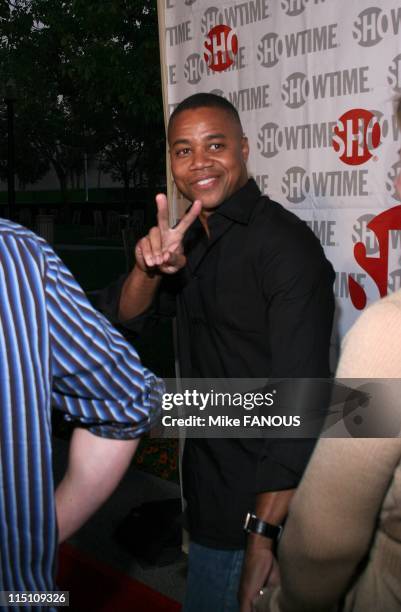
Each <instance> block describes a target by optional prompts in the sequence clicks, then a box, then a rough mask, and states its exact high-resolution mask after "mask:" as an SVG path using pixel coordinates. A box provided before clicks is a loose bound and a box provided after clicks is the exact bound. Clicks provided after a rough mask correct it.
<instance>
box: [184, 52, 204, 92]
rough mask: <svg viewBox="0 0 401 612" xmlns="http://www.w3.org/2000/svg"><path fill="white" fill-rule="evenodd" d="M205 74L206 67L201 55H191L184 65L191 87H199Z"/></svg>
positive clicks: (185, 74)
mask: <svg viewBox="0 0 401 612" xmlns="http://www.w3.org/2000/svg"><path fill="white" fill-rule="evenodd" d="M204 72H205V65H204V63H203V60H202V58H201V56H200V55H199V53H192V54H191V55H189V56H188V57H187V59H186V61H185V64H184V77H185V78H186V80H187V81H188V83H189V84H190V85H197V84H198V83H199V81H200V80H201V78H202V75H203V73H204Z"/></svg>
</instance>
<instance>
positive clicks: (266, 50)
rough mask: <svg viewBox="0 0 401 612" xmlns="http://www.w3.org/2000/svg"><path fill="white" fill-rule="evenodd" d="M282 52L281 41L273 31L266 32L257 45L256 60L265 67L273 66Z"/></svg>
mask: <svg viewBox="0 0 401 612" xmlns="http://www.w3.org/2000/svg"><path fill="white" fill-rule="evenodd" d="M282 53H283V43H282V41H281V40H280V37H279V35H278V34H276V33H275V32H272V33H271V34H266V35H265V36H263V38H262V40H261V41H260V43H259V45H258V54H257V58H258V61H259V62H260V63H261V65H262V66H264V67H265V68H272V66H275V65H276V64H277V63H278V61H279V58H280V56H281V55H282Z"/></svg>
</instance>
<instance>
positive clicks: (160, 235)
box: [135, 193, 202, 274]
mask: <svg viewBox="0 0 401 612" xmlns="http://www.w3.org/2000/svg"><path fill="white" fill-rule="evenodd" d="M156 204H157V226H156V227H152V229H151V230H150V231H149V234H148V235H147V236H145V237H144V238H142V239H141V240H139V242H138V243H137V245H136V247H135V259H136V265H137V266H138V267H139V268H140V269H141V270H143V272H151V271H159V272H162V273H163V274H175V273H176V272H178V270H180V269H181V268H183V267H184V266H185V264H186V257H185V255H184V249H183V244H182V241H183V238H184V234H185V232H186V231H187V229H188V228H189V226H190V225H192V223H193V222H194V221H195V219H196V218H197V217H198V216H199V214H200V212H201V210H202V203H201V202H200V200H195V202H194V203H193V204H192V206H191V208H190V209H189V211H188V212H187V213H186V214H185V215H184V216H183V218H182V219H181V221H180V222H179V223H178V225H176V227H174V228H170V226H169V222H168V204H167V198H166V196H165V195H164V194H163V193H159V194H158V195H157V196H156Z"/></svg>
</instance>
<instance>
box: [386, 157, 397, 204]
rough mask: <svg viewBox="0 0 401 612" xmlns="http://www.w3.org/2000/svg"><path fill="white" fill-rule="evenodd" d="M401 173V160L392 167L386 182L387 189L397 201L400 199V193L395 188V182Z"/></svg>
mask: <svg viewBox="0 0 401 612" xmlns="http://www.w3.org/2000/svg"><path fill="white" fill-rule="evenodd" d="M400 172H401V159H399V160H398V161H396V162H395V163H394V164H393V165H392V166H391V170H390V171H389V172H388V173H387V179H388V180H387V181H386V189H387V191H391V197H393V198H394V199H395V200H398V199H399V196H398V193H397V191H396V189H395V187H394V182H395V179H396V178H397V176H398V175H399V174H400Z"/></svg>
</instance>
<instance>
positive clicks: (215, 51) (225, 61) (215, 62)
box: [204, 25, 238, 72]
mask: <svg viewBox="0 0 401 612" xmlns="http://www.w3.org/2000/svg"><path fill="white" fill-rule="evenodd" d="M205 49H206V51H205V54H204V58H205V62H206V64H207V65H208V67H209V68H210V69H211V70H213V71H214V72H222V71H223V70H227V68H229V67H230V66H232V65H233V63H234V57H235V55H237V53H238V38H237V35H236V34H235V33H234V32H233V31H232V29H231V28H230V27H228V26H226V25H217V26H215V27H214V28H212V29H211V30H210V32H209V34H208V36H207V39H206V41H205Z"/></svg>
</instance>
